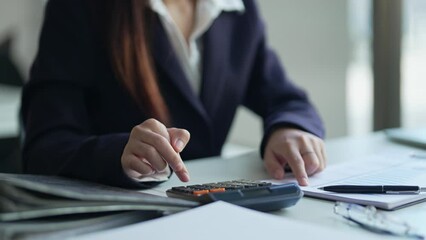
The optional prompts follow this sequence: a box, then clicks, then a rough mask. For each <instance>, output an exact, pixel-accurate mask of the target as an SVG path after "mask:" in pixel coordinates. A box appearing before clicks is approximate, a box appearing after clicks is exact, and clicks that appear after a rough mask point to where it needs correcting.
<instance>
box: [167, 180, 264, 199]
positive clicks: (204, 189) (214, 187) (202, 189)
mask: <svg viewBox="0 0 426 240" xmlns="http://www.w3.org/2000/svg"><path fill="white" fill-rule="evenodd" d="M271 185H272V184H271V183H268V182H260V181H250V180H233V181H225V182H217V183H205V184H196V185H189V186H179V187H173V188H172V191H175V192H179V193H183V194H192V195H195V196H201V195H204V194H208V193H217V192H225V191H235V190H242V189H254V188H259V187H260V188H261V187H267V186H271Z"/></svg>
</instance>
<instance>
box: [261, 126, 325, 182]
mask: <svg viewBox="0 0 426 240" xmlns="http://www.w3.org/2000/svg"><path fill="white" fill-rule="evenodd" d="M326 162H327V159H326V153H325V149H324V141H323V140H322V139H320V138H318V137H317V136H315V135H313V134H310V133H308V132H304V131H302V130H299V129H294V128H278V129H276V130H275V131H274V132H273V133H272V134H271V136H270V137H269V140H268V143H267V145H266V147H265V153H264V165H265V168H266V170H267V171H268V173H269V175H271V176H272V177H273V178H275V179H283V178H284V167H285V166H286V165H287V164H288V165H289V166H290V168H291V170H292V172H293V173H294V176H295V177H296V179H297V181H298V183H299V184H300V185H302V186H307V185H308V184H309V182H308V176H310V175H312V174H315V173H317V172H320V171H322V170H323V169H324V168H325V166H326Z"/></svg>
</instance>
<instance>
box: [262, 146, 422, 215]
mask: <svg viewBox="0 0 426 240" xmlns="http://www.w3.org/2000/svg"><path fill="white" fill-rule="evenodd" d="M269 181H271V182H273V183H284V182H289V181H295V179H294V178H293V179H285V180H284V181H275V180H269ZM309 183H310V184H309V186H308V187H302V189H303V191H304V193H305V195H306V196H312V197H318V198H324V199H329V200H336V201H346V202H352V203H358V204H364V205H373V206H376V207H379V208H382V209H388V210H391V209H395V208H399V207H402V206H405V205H409V204H413V203H416V202H419V201H423V200H426V193H421V194H399V195H396V194H339V193H332V192H327V191H323V190H321V189H319V188H320V187H324V186H327V185H350V184H354V185H415V186H420V187H426V159H421V158H414V157H410V156H409V155H400V154H395V155H391V154H385V155H371V156H368V157H364V158H362V159H359V160H355V161H348V162H344V163H341V164H336V165H332V166H329V167H327V168H326V169H325V170H324V171H323V172H321V173H319V174H316V175H314V176H312V177H310V178H309Z"/></svg>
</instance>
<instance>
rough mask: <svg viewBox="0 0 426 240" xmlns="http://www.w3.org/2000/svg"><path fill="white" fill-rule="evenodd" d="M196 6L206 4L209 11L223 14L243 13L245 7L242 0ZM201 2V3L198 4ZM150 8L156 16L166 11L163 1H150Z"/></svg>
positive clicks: (215, 0)
mask: <svg viewBox="0 0 426 240" xmlns="http://www.w3.org/2000/svg"><path fill="white" fill-rule="evenodd" d="M198 1H199V3H198V4H206V6H208V7H209V8H211V9H217V10H219V11H225V12H232V11H237V12H240V13H242V12H244V10H245V7H244V3H243V1H242V0H198ZM200 2H203V3H200ZM149 3H150V7H151V9H152V10H153V11H154V12H157V13H158V14H161V15H164V14H165V11H167V9H166V7H165V5H164V3H163V0H150V1H149Z"/></svg>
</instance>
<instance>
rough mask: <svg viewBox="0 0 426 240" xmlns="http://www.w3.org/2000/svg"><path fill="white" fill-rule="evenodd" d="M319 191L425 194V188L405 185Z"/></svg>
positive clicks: (334, 187)
mask: <svg viewBox="0 0 426 240" xmlns="http://www.w3.org/2000/svg"><path fill="white" fill-rule="evenodd" d="M320 189H322V190H324V191H329V192H336V193H388V194H389V193H394V194H410V193H411V194H418V193H421V192H426V188H424V187H419V186H405V185H332V186H325V187H322V188H320Z"/></svg>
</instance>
